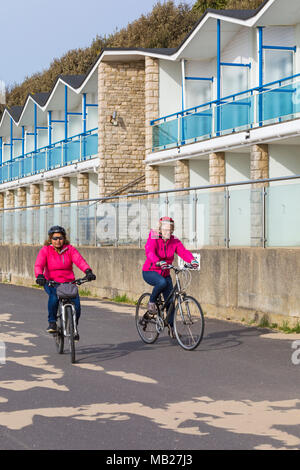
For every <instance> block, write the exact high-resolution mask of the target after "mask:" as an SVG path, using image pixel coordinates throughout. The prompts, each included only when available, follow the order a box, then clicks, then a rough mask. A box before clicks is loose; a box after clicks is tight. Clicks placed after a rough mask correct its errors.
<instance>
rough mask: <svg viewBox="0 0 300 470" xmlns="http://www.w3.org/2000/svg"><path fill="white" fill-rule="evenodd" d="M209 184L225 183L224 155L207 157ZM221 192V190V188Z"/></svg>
mask: <svg viewBox="0 0 300 470" xmlns="http://www.w3.org/2000/svg"><path fill="white" fill-rule="evenodd" d="M209 183H210V184H223V183H225V153H224V152H218V153H211V154H210V155H209ZM217 190H218V191H219V189H218V188H217ZM221 191H223V188H221Z"/></svg>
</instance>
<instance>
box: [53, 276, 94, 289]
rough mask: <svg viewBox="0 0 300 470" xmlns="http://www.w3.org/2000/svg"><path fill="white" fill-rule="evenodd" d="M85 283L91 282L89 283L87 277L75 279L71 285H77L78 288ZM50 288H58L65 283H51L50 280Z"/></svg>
mask: <svg viewBox="0 0 300 470" xmlns="http://www.w3.org/2000/svg"><path fill="white" fill-rule="evenodd" d="M85 282H91V281H89V280H88V279H87V278H86V276H85V277H82V278H80V279H75V280H74V281H70V283H71V284H77V286H80V285H81V284H84V283H85ZM46 284H48V286H53V287H54V286H58V285H59V284H64V283H63V282H56V281H51V280H50V279H49V280H48V281H47V282H46Z"/></svg>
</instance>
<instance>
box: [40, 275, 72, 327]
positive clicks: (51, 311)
mask: <svg viewBox="0 0 300 470" xmlns="http://www.w3.org/2000/svg"><path fill="white" fill-rule="evenodd" d="M44 289H45V291H46V292H47V294H48V295H49V299H48V322H49V323H55V322H56V317H57V308H58V297H57V295H56V287H52V286H48V285H47V284H46V285H45V286H44ZM72 301H73V302H74V304H75V310H76V319H77V322H78V320H79V317H80V313H81V307H80V298H79V295H77V297H75V299H72Z"/></svg>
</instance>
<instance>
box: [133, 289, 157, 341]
mask: <svg viewBox="0 0 300 470" xmlns="http://www.w3.org/2000/svg"><path fill="white" fill-rule="evenodd" d="M150 295H151V294H149V293H148V292H146V293H144V294H143V295H141V297H140V298H139V300H138V302H137V306H136V311H135V325H136V328H137V331H138V334H139V335H140V337H141V339H142V340H143V341H144V343H146V344H153V343H155V341H156V340H157V338H158V336H159V333H158V331H157V329H156V314H151V313H149V312H147V304H148V302H149V301H150Z"/></svg>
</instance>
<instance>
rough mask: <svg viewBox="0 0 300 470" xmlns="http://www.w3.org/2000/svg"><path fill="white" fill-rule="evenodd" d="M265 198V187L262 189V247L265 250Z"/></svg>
mask: <svg viewBox="0 0 300 470" xmlns="http://www.w3.org/2000/svg"><path fill="white" fill-rule="evenodd" d="M266 197H267V190H266V188H265V186H264V187H263V188H262V247H263V248H266V242H267V239H266Z"/></svg>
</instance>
